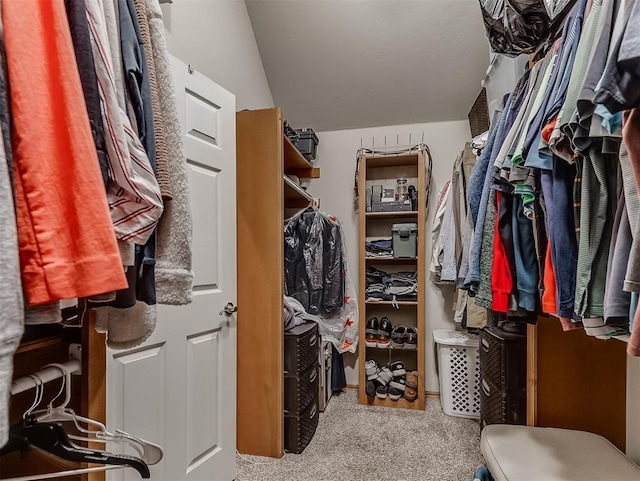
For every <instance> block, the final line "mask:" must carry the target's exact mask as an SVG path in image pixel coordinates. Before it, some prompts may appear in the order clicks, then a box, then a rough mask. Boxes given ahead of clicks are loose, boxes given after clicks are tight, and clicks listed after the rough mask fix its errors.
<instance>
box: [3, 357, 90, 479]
mask: <svg viewBox="0 0 640 481" xmlns="http://www.w3.org/2000/svg"><path fill="white" fill-rule="evenodd" d="M61 364H62V365H63V366H65V367H66V368H67V369H68V370H69V372H70V373H71V374H79V373H80V370H81V366H82V365H81V364H80V361H79V360H78V359H73V360H71V361H67V362H64V363H61ZM33 376H34V377H35V378H38V379H40V380H41V381H42V383H43V384H45V383H48V382H51V381H55V380H56V379H60V378H62V377H64V374H63V372H62V371H61V370H60V369H58V368H57V367H53V366H52V367H45V368H44V369H42V370H41V371H38V372H37V373H35V374H33ZM37 385H38V383H37V381H36V379H34V378H32V377H30V376H24V377H19V378H18V379H16V380H15V381H13V384H11V395H15V394H19V393H21V392H24V391H28V390H29V389H33V388H35V387H36V386H37ZM30 479H31V478H30Z"/></svg>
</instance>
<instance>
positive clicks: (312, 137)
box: [295, 129, 318, 161]
mask: <svg viewBox="0 0 640 481" xmlns="http://www.w3.org/2000/svg"><path fill="white" fill-rule="evenodd" d="M296 133H297V134H298V140H297V141H296V142H295V145H296V147H297V148H298V150H299V151H300V153H301V154H302V155H304V156H305V158H306V159H307V160H309V161H311V160H316V155H317V153H318V136H317V135H316V133H315V132H314V131H313V129H296Z"/></svg>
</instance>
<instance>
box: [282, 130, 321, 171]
mask: <svg viewBox="0 0 640 481" xmlns="http://www.w3.org/2000/svg"><path fill="white" fill-rule="evenodd" d="M283 138H284V172H285V174H289V175H296V176H298V177H300V178H301V179H317V178H319V177H320V169H319V168H318V167H314V166H313V164H311V162H309V161H308V160H307V159H306V158H305V157H304V155H302V153H300V151H299V150H298V149H297V148H296V146H295V145H293V143H292V142H291V140H289V137H287V136H286V135H285V136H284V137H283Z"/></svg>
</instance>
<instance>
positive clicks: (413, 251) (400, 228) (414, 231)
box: [391, 222, 418, 257]
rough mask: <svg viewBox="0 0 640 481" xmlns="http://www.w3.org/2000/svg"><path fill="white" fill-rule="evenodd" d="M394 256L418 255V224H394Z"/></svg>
mask: <svg viewBox="0 0 640 481" xmlns="http://www.w3.org/2000/svg"><path fill="white" fill-rule="evenodd" d="M391 232H392V233H393V257H417V256H418V224H416V223H415V222H412V223H408V224H393V226H392V227H391Z"/></svg>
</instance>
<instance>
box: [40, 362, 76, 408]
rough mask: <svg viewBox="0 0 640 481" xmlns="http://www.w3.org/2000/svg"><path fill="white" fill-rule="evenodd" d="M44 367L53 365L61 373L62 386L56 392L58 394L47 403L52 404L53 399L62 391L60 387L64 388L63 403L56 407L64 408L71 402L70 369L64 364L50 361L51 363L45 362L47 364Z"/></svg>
mask: <svg viewBox="0 0 640 481" xmlns="http://www.w3.org/2000/svg"><path fill="white" fill-rule="evenodd" d="M45 367H55V368H56V369H58V370H59V371H60V372H61V373H62V376H63V377H62V379H63V381H62V387H61V389H60V392H58V394H57V395H56V397H55V398H53V399H52V400H51V402H50V403H49V406H52V405H53V401H55V400H56V399H57V398H58V397H59V396H60V394H61V393H62V388H64V390H65V396H64V401H63V403H62V404H61V405H60V406H58V407H57V409H64V408H66V407H67V405H68V404H69V403H70V402H71V387H72V386H71V371H70V370H69V368H68V367H67V366H65V365H64V364H58V363H55V362H54V363H51V364H47V366H45Z"/></svg>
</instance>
